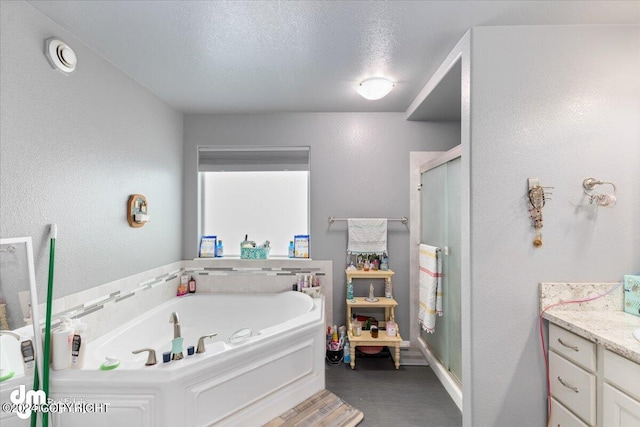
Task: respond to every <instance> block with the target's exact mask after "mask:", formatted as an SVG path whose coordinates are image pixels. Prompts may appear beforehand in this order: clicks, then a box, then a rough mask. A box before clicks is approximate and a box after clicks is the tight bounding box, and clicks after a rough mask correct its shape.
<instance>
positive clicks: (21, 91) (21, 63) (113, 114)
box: [0, 1, 182, 301]
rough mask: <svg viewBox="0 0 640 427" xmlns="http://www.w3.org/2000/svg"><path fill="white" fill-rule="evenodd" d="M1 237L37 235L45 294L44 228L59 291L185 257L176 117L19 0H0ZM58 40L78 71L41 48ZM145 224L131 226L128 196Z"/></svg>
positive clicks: (179, 116)
mask: <svg viewBox="0 0 640 427" xmlns="http://www.w3.org/2000/svg"><path fill="white" fill-rule="evenodd" d="M1 7H2V10H1V12H2V13H1V16H2V21H1V22H2V26H1V27H2V29H1V31H2V32H1V37H0V38H1V45H0V46H1V49H0V50H1V62H2V64H1V68H0V90H1V91H2V97H1V104H0V111H1V121H0V141H1V144H0V154H1V155H0V174H1V175H0V176H1V186H0V214H1V219H2V221H1V222H0V235H1V236H2V237H18V236H32V237H33V239H34V255H35V260H36V270H37V271H36V276H37V283H38V287H39V289H40V292H39V295H38V296H39V298H40V300H41V301H43V300H44V298H45V292H44V291H45V290H46V283H47V277H48V273H47V263H48V256H49V245H48V238H47V236H48V229H49V227H48V224H50V223H56V224H57V225H58V230H59V231H58V240H57V244H56V265H55V279H56V280H55V291H54V295H55V297H56V298H58V297H61V296H65V295H68V294H70V293H73V292H77V291H80V290H83V289H88V288H91V287H94V286H96V285H99V284H103V283H106V282H109V281H112V280H115V279H119V278H123V277H125V276H128V275H131V274H134V273H139V272H141V271H145V270H148V269H151V268H153V267H157V266H161V265H164V264H168V263H170V262H174V261H178V260H180V259H181V234H180V233H181V228H180V227H181V221H182V212H181V206H180V202H181V198H182V188H181V184H182V114H181V113H179V112H177V111H176V110H174V109H173V108H171V107H169V106H167V105H166V104H165V103H163V102H162V101H161V100H160V99H158V98H157V97H156V96H154V95H152V94H151V93H150V92H149V91H148V90H146V89H145V88H144V87H142V86H141V85H139V84H138V83H136V82H135V81H133V80H132V79H131V78H130V77H128V76H127V75H125V74H124V73H122V72H121V71H120V70H118V69H117V68H115V67H114V66H113V65H112V64H110V63H109V62H107V61H106V60H105V59H104V58H102V57H101V56H99V55H97V54H96V53H95V52H93V51H92V50H91V49H90V48H89V47H87V46H85V45H84V44H83V43H82V42H80V41H79V40H78V39H76V38H75V37H73V36H72V35H70V34H69V33H67V32H66V31H65V30H63V29H62V28H61V27H60V26H58V25H57V24H55V23H53V22H52V21H51V20H49V19H48V18H46V17H44V16H43V15H42V14H41V13H40V12H38V11H36V10H35V9H34V8H33V7H31V6H30V5H28V4H27V3H24V2H5V1H3V2H2V3H1ZM52 36H56V37H59V38H62V39H63V40H64V41H66V42H67V43H68V44H69V45H70V46H71V47H72V48H73V49H74V50H75V52H76V54H77V56H78V60H79V64H78V67H77V70H76V71H75V72H74V73H73V74H71V75H63V74H62V73H60V72H58V71H56V70H54V69H53V68H52V67H51V66H50V65H49V63H48V60H47V58H46V57H45V55H44V41H45V40H46V39H47V38H49V37H52ZM133 193H141V194H144V195H145V196H147V199H148V201H149V210H150V212H149V213H150V214H151V221H152V222H151V223H150V224H148V225H146V226H144V227H142V228H140V229H134V228H131V227H129V225H128V224H127V220H126V206H127V200H128V197H129V195H130V194H133Z"/></svg>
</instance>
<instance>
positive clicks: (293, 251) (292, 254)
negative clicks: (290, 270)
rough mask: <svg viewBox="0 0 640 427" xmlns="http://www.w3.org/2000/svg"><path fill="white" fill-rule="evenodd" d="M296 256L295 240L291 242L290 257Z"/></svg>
mask: <svg viewBox="0 0 640 427" xmlns="http://www.w3.org/2000/svg"><path fill="white" fill-rule="evenodd" d="M294 257H295V246H294V245H293V240H291V241H290V242H289V258H294Z"/></svg>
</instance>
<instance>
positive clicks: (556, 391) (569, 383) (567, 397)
mask: <svg viewBox="0 0 640 427" xmlns="http://www.w3.org/2000/svg"><path fill="white" fill-rule="evenodd" d="M549 374H550V380H551V395H552V396H553V397H555V398H556V399H558V401H559V402H562V404H563V405H565V406H566V407H567V408H569V409H570V410H571V412H573V413H574V414H576V415H577V416H578V417H580V418H581V419H582V420H584V421H585V422H586V423H587V424H589V425H595V424H596V377H595V375H593V374H591V373H589V372H587V371H585V370H584V369H582V368H581V367H579V366H578V365H576V364H573V363H571V362H570V361H568V360H567V359H565V358H564V357H562V356H559V355H558V354H556V353H555V352H553V351H550V352H549Z"/></svg>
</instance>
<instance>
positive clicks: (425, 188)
mask: <svg viewBox="0 0 640 427" xmlns="http://www.w3.org/2000/svg"><path fill="white" fill-rule="evenodd" d="M460 173H461V160H460V158H459V157H458V158H456V159H453V160H451V161H449V162H447V163H444V164H442V165H440V166H437V167H435V168H433V169H429V170H427V171H425V172H424V173H423V174H422V176H421V179H420V182H421V184H422V187H421V191H420V193H421V195H420V197H421V201H420V203H421V241H422V243H426V244H428V245H432V246H438V247H440V248H441V249H442V308H443V310H442V311H443V315H442V317H438V318H437V319H436V328H435V332H434V333H433V334H428V333H426V332H425V331H421V335H422V337H423V338H424V339H425V341H426V342H427V343H428V345H429V347H430V348H431V351H432V352H433V353H434V355H435V356H436V357H437V358H438V359H439V360H440V362H441V363H442V364H443V365H444V366H445V367H447V369H449V371H450V372H451V374H452V375H453V376H454V377H455V378H456V379H457V380H458V381H459V382H460V383H462V338H461V330H462V328H461V319H460V278H461V275H460V273H461V272H460V268H461V267H460V252H461V251H460V239H461V231H460V224H461V217H460V207H461V206H460V204H461V193H460V191H461V181H460Z"/></svg>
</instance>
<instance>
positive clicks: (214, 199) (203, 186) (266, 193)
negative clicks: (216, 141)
mask: <svg viewBox="0 0 640 427" xmlns="http://www.w3.org/2000/svg"><path fill="white" fill-rule="evenodd" d="M198 174H199V187H200V191H199V205H200V221H199V223H200V233H199V234H200V235H215V236H217V237H218V240H222V241H223V243H224V251H225V255H230V256H234V255H235V256H238V255H239V254H240V242H241V241H242V240H244V237H245V235H248V236H249V240H253V241H255V242H256V243H258V244H260V243H262V242H264V241H265V240H269V241H270V242H271V252H270V256H287V251H288V248H289V242H290V241H291V240H293V236H294V235H296V234H308V230H309V148H308V147H269V148H264V147H259V148H258V147H199V149H198Z"/></svg>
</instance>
